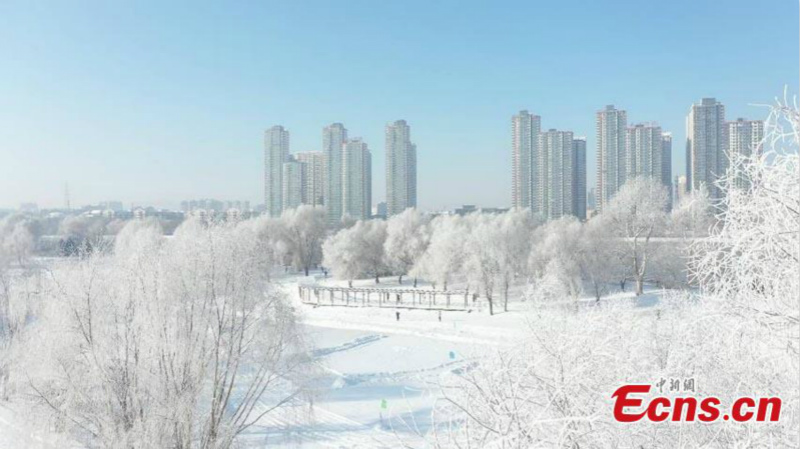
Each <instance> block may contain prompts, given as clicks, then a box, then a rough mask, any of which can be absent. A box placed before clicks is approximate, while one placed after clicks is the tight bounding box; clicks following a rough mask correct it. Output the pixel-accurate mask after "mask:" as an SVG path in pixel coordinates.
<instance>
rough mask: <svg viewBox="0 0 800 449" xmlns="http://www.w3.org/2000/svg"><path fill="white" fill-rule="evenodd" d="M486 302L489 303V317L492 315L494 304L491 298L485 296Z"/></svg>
mask: <svg viewBox="0 0 800 449" xmlns="http://www.w3.org/2000/svg"><path fill="white" fill-rule="evenodd" d="M486 301H487V302H488V303H489V315H490V316H491V315H494V302H493V301H492V297H491V296H489V295H486Z"/></svg>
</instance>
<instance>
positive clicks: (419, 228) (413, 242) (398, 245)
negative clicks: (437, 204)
mask: <svg viewBox="0 0 800 449" xmlns="http://www.w3.org/2000/svg"><path fill="white" fill-rule="evenodd" d="M429 240H430V231H429V229H428V220H427V218H425V217H424V216H423V215H422V214H421V213H420V212H419V211H418V210H417V209H414V208H408V209H406V210H404V211H403V212H402V213H399V214H397V215H393V216H392V217H391V218H389V220H387V223H386V243H385V254H386V263H387V265H388V266H389V268H391V269H392V270H393V271H394V272H395V273H397V274H398V275H399V278H398V282H399V283H400V284H402V283H403V276H404V275H405V274H407V273H408V272H409V271H411V269H412V268H413V267H414V265H415V264H416V263H417V261H419V259H420V258H421V257H422V255H423V254H424V253H425V250H426V249H427V248H428V242H429ZM416 286H417V278H416V277H414V287H416Z"/></svg>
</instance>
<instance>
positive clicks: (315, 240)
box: [281, 205, 326, 276]
mask: <svg viewBox="0 0 800 449" xmlns="http://www.w3.org/2000/svg"><path fill="white" fill-rule="evenodd" d="M325 220H326V218H325V209H324V208H321V207H314V206H308V205H302V206H300V207H297V208H295V209H289V210H286V211H284V212H283V215H281V221H282V222H283V229H284V235H285V239H286V242H287V244H288V251H289V253H290V254H291V258H292V263H293V264H294V267H295V268H296V269H299V270H303V272H304V273H305V275H306V276H308V270H310V269H311V267H314V266H316V265H317V264H319V263H320V262H321V261H322V241H323V240H324V239H325Z"/></svg>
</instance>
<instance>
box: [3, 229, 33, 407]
mask: <svg viewBox="0 0 800 449" xmlns="http://www.w3.org/2000/svg"><path fill="white" fill-rule="evenodd" d="M28 225H29V223H28V222H27V220H25V219H24V218H21V217H8V218H6V219H4V220H2V221H0V399H5V398H6V397H7V395H8V392H7V389H6V387H7V384H8V377H9V374H10V369H11V354H10V352H9V349H10V348H11V347H12V346H13V345H14V343H15V342H16V339H17V337H18V335H19V333H20V331H21V330H22V328H23V327H24V325H25V323H26V322H27V321H28V319H29V318H30V312H31V309H32V306H33V304H32V302H33V300H32V298H31V297H32V295H33V294H34V292H35V291H36V289H37V281H38V278H37V276H36V275H37V274H38V272H37V270H33V269H32V267H31V261H30V258H31V256H32V252H33V246H34V241H33V235H32V234H31V232H30V231H29V230H28Z"/></svg>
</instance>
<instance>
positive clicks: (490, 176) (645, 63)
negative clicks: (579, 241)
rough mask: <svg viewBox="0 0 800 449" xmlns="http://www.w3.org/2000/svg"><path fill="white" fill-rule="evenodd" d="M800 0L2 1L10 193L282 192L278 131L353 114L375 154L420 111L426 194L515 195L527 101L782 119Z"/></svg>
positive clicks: (131, 197)
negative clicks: (275, 154) (515, 154)
mask: <svg viewBox="0 0 800 449" xmlns="http://www.w3.org/2000/svg"><path fill="white" fill-rule="evenodd" d="M799 52H800V50H799V49H798V2H796V1H789V0H785V1H777V0H770V1H767V2H753V1H740V0H733V1H725V2H717V1H711V0H673V1H659V2H656V1H649V0H643V1H628V0H625V1H614V2H603V1H589V0H581V1H578V0H571V1H570V0H567V1H548V2H542V1H530V0H529V1H523V2H511V1H506V2H490V1H484V2H466V1H435V2H434V1H402V2H388V1H378V0H372V1H335V2H334V1H272V2H267V1H260V2H255V1H253V2H246V1H241V2H205V1H196V2H178V1H170V2H157V1H136V2H113V1H112V2H108V1H102V2H100V1H98V2H88V1H75V2H64V1H51V2H40V1H30V0H27V1H16V0H12V1H8V0H4V1H2V2H0V55H2V63H1V64H0V207H16V206H18V205H19V203H21V202H27V201H35V202H38V203H39V204H40V206H60V205H61V204H62V203H63V185H64V182H68V183H69V186H70V190H71V195H72V198H73V202H74V203H78V204H85V203H91V202H97V201H104V200H122V201H124V202H125V203H126V206H127V205H130V203H132V202H133V203H137V204H155V205H162V206H175V205H177V203H178V202H179V201H180V200H181V199H188V198H200V197H213V198H219V199H247V200H251V201H253V202H254V203H260V202H262V194H261V192H262V190H263V186H262V174H261V173H262V165H263V149H262V139H263V130H264V129H266V128H267V127H269V126H271V125H275V124H282V125H284V126H286V127H287V128H288V129H289V131H290V132H291V145H292V151H308V150H319V149H320V147H321V141H322V127H323V126H325V125H327V124H330V123H332V122H342V123H344V124H345V126H346V127H347V128H348V130H349V132H350V135H351V136H361V137H363V138H364V139H365V141H366V142H367V143H368V144H369V145H370V148H371V149H372V152H373V178H374V186H373V192H374V193H373V197H374V200H375V201H376V202H377V201H378V200H381V199H383V197H384V193H385V185H384V182H385V177H384V169H385V168H384V154H383V153H384V148H383V127H384V125H385V124H386V123H387V122H389V121H392V120H397V119H405V120H407V121H408V122H409V124H410V125H411V132H412V140H413V141H414V142H415V143H416V144H417V147H418V160H419V203H420V204H419V205H420V207H422V208H424V209H438V208H443V207H452V206H456V205H460V204H464V203H467V204H479V205H484V206H507V205H509V203H510V197H511V187H510V186H511V178H510V165H511V155H510V139H511V136H510V127H511V125H510V118H511V115H513V114H514V113H516V112H517V111H519V110H520V109H528V110H530V111H532V112H534V113H536V114H539V115H541V116H542V122H543V123H542V124H543V128H546V129H547V128H557V129H564V130H572V131H574V132H575V133H576V135H585V136H587V137H588V166H589V171H590V174H589V185H590V186H592V185H594V178H595V176H594V167H595V151H594V150H595V138H594V129H595V123H594V117H595V111H597V110H599V109H601V108H602V107H603V106H604V105H606V104H615V105H617V106H618V107H619V108H623V109H626V110H627V111H628V118H629V121H630V122H631V123H633V122H640V121H657V122H659V123H660V124H661V125H662V126H663V127H664V129H665V130H667V131H672V132H673V135H674V138H675V145H674V148H673V152H674V154H673V171H674V172H675V173H676V174H680V173H682V172H683V171H684V164H685V163H684V139H685V129H684V120H685V116H686V113H687V111H688V108H689V106H690V105H691V103H692V102H694V101H699V99H700V98H701V97H704V96H713V97H716V98H718V99H719V100H721V101H722V102H723V103H724V104H725V105H726V108H727V116H728V117H729V118H731V119H732V118H735V117H739V116H744V117H748V118H762V117H763V116H764V115H765V111H764V110H763V109H762V108H758V107H755V106H752V104H753V103H769V102H771V101H772V100H773V99H774V98H775V96H776V95H780V94H782V92H783V88H784V86H788V87H789V90H790V92H792V93H796V92H797V91H798V77H800V73H799V70H798V53H799Z"/></svg>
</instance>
